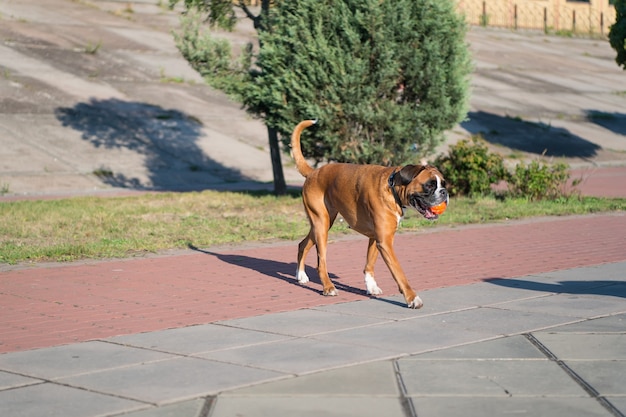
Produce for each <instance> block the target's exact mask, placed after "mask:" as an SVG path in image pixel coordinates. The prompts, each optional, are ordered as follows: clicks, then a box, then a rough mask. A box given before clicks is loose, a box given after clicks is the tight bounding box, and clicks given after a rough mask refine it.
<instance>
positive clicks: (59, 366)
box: [0, 341, 173, 379]
mask: <svg viewBox="0 0 626 417" xmlns="http://www.w3.org/2000/svg"><path fill="white" fill-rule="evenodd" d="M172 357H173V356H172V355H168V354H166V353H161V352H154V351H150V350H145V349H136V348H132V347H124V346H119V345H115V344H111V343H105V342H98V341H95V342H85V343H77V344H73V345H66V346H57V347H52V348H45V349H35V350H27V351H23V352H15V353H11V354H7V355H0V370H6V371H12V372H17V373H20V374H23V375H28V376H33V377H39V378H46V379H56V378H63V377H67V376H70V375H79V374H84V373H89V372H95V371H98V370H103V369H111V368H119V367H124V366H129V365H133V364H140V363H147V362H151V361H159V360H164V359H168V358H172Z"/></svg>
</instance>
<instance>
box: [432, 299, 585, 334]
mask: <svg viewBox="0 0 626 417" xmlns="http://www.w3.org/2000/svg"><path fill="white" fill-rule="evenodd" d="M545 298H546V299H547V298H551V297H545ZM544 302H549V301H544ZM501 306H508V304H498V306H497V308H495V307H481V308H476V309H471V310H463V311H457V312H453V313H449V314H442V315H440V316H436V318H438V319H440V320H441V321H442V323H443V324H445V325H449V326H457V327H459V328H461V329H467V330H471V331H474V332H480V333H487V334H490V335H494V336H498V335H512V334H518V333H524V332H529V331H532V330H537V329H543V328H546V327H552V326H555V325H559V324H565V323H571V322H573V321H577V320H579V319H576V318H571V317H565V316H561V315H555V314H548V313H544V312H535V311H525V310H519V311H518V310H509V309H502V308H501Z"/></svg>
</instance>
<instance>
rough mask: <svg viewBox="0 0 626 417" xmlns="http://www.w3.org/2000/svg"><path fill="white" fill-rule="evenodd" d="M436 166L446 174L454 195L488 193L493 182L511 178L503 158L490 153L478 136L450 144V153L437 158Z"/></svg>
mask: <svg viewBox="0 0 626 417" xmlns="http://www.w3.org/2000/svg"><path fill="white" fill-rule="evenodd" d="M435 165H436V166H437V167H438V168H439V169H440V170H441V171H442V172H443V174H444V176H445V177H446V180H447V182H448V192H449V193H450V194H451V195H467V196H472V197H474V196H479V195H487V194H490V193H491V185H492V184H497V183H498V182H500V181H502V180H508V178H509V174H508V171H507V170H506V168H505V167H504V160H503V159H502V157H501V156H500V155H498V154H495V153H490V152H489V150H488V149H487V146H486V145H485V144H484V143H481V142H480V139H479V138H476V137H472V140H471V141H470V140H467V139H465V140H461V141H459V142H458V143H457V144H456V145H454V146H451V147H450V150H449V152H448V155H444V156H440V157H438V158H437V160H436V161H435Z"/></svg>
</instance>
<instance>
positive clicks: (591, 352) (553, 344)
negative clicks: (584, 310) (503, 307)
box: [533, 330, 626, 360]
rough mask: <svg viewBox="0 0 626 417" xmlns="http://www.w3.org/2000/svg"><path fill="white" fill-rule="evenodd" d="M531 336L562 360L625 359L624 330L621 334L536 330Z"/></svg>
mask: <svg viewBox="0 0 626 417" xmlns="http://www.w3.org/2000/svg"><path fill="white" fill-rule="evenodd" d="M533 336H535V338H536V339H537V340H539V341H540V342H541V343H542V344H543V345H544V346H545V347H547V348H548V349H549V350H550V352H552V353H553V354H554V355H555V356H556V357H558V358H559V359H562V360H594V359H597V360H604V359H607V358H610V359H613V360H626V330H625V331H624V333H622V334H619V333H617V334H604V333H600V334H580V333H551V332H537V333H533Z"/></svg>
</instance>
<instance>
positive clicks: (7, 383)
mask: <svg viewBox="0 0 626 417" xmlns="http://www.w3.org/2000/svg"><path fill="white" fill-rule="evenodd" d="M42 382H43V381H42V380H40V379H35V378H28V377H26V376H22V375H15V374H11V373H9V372H2V371H0V391H1V390H5V389H10V388H18V387H24V386H26V385H34V384H40V383H42Z"/></svg>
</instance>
